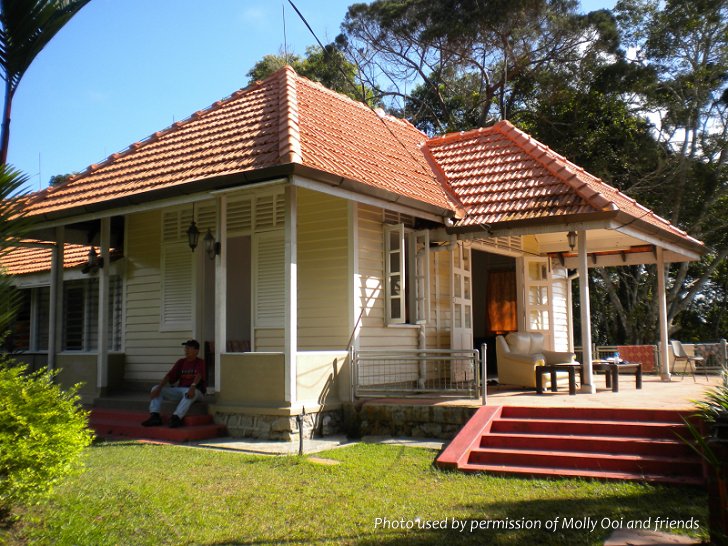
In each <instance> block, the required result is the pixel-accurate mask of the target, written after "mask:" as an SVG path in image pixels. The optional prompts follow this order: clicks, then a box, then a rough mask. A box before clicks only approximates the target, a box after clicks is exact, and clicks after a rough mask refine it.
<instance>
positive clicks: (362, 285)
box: [355, 205, 419, 349]
mask: <svg viewBox="0 0 728 546" xmlns="http://www.w3.org/2000/svg"><path fill="white" fill-rule="evenodd" d="M358 215H359V217H358V236H359V237H358V238H359V240H358V242H359V248H358V249H357V252H358V261H359V271H358V273H359V286H358V290H357V294H356V295H355V297H358V298H360V302H361V308H362V309H363V313H362V319H361V330H360V333H359V348H361V349H376V348H380V349H381V348H387V347H391V348H401V349H416V348H417V345H418V342H417V340H418V332H419V328H418V327H416V326H414V327H413V326H406V325H405V326H390V327H387V326H386V325H385V293H384V275H385V272H384V234H383V229H382V218H383V212H382V210H381V209H379V208H375V207H371V206H368V205H359V207H358Z"/></svg>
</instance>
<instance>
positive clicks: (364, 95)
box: [248, 44, 376, 106]
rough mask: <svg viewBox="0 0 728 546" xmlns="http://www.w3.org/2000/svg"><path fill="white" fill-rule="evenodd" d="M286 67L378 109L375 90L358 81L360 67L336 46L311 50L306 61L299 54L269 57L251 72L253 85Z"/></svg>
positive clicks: (308, 50)
mask: <svg viewBox="0 0 728 546" xmlns="http://www.w3.org/2000/svg"><path fill="white" fill-rule="evenodd" d="M286 65H290V66H291V67H293V69H294V70H295V71H296V72H298V73H299V74H300V75H301V76H304V77H306V78H308V79H310V80H313V81H316V82H319V83H321V84H323V85H324V86H326V87H328V88H329V89H333V90H334V91H337V92H339V93H341V94H342V95H346V96H348V97H351V98H352V99H354V100H358V101H361V102H366V103H368V104H369V105H370V106H374V105H375V102H376V101H375V100H374V98H373V95H372V92H371V90H370V89H368V88H367V87H366V86H365V85H364V84H363V83H362V82H361V81H360V80H359V79H358V70H357V67H356V65H355V64H354V63H352V62H350V61H348V60H347V59H346V57H345V56H344V54H343V53H342V52H341V50H340V49H339V48H338V47H337V46H336V44H328V45H326V46H324V48H323V49H322V48H320V47H318V46H309V47H307V48H306V55H305V57H303V58H301V57H299V56H298V55H295V54H288V55H285V54H279V55H265V56H264V57H263V58H262V59H261V60H260V61H258V62H257V63H255V65H253V68H251V69H250V70H249V71H248V78H250V80H249V83H253V82H254V81H256V80H262V79H264V78H266V77H268V76H270V75H271V74H272V73H273V72H275V71H276V70H278V69H279V68H282V67H284V66H286Z"/></svg>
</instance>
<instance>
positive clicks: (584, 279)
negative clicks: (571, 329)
mask: <svg viewBox="0 0 728 546" xmlns="http://www.w3.org/2000/svg"><path fill="white" fill-rule="evenodd" d="M579 296H580V303H579V305H580V306H581V347H582V352H583V357H582V358H583V360H584V361H583V362H582V363H581V364H582V368H583V370H584V374H583V377H584V380H583V384H582V386H581V392H585V393H590V394H593V393H595V392H596V389H595V388H594V372H593V370H592V335H591V306H590V304H589V265H588V264H587V255H586V230H583V229H582V230H580V231H579Z"/></svg>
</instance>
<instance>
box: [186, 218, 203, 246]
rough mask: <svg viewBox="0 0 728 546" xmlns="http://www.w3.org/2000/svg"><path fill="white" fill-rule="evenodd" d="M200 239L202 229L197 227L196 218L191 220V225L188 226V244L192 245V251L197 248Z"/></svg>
mask: <svg viewBox="0 0 728 546" xmlns="http://www.w3.org/2000/svg"><path fill="white" fill-rule="evenodd" d="M199 239H200V230H199V229H197V224H195V221H194V219H193V220H192V221H191V222H190V227H188V228H187V244H189V245H190V250H192V252H194V251H195V249H196V248H197V241H198V240H199Z"/></svg>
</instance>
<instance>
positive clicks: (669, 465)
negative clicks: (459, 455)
mask: <svg viewBox="0 0 728 546" xmlns="http://www.w3.org/2000/svg"><path fill="white" fill-rule="evenodd" d="M468 463H470V464H482V465H494V466H498V465H509V466H511V465H512V466H528V467H538V468H569V469H574V470H576V469H581V470H588V471H599V472H605V471H608V472H625V473H639V474H647V475H664V476H692V475H700V473H701V471H702V465H701V463H700V461H699V460H696V459H695V458H693V457H660V456H656V455H641V454H613V453H588V452H583V451H544V450H540V449H504V448H479V449H473V450H472V451H471V452H470V456H469V457H468Z"/></svg>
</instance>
